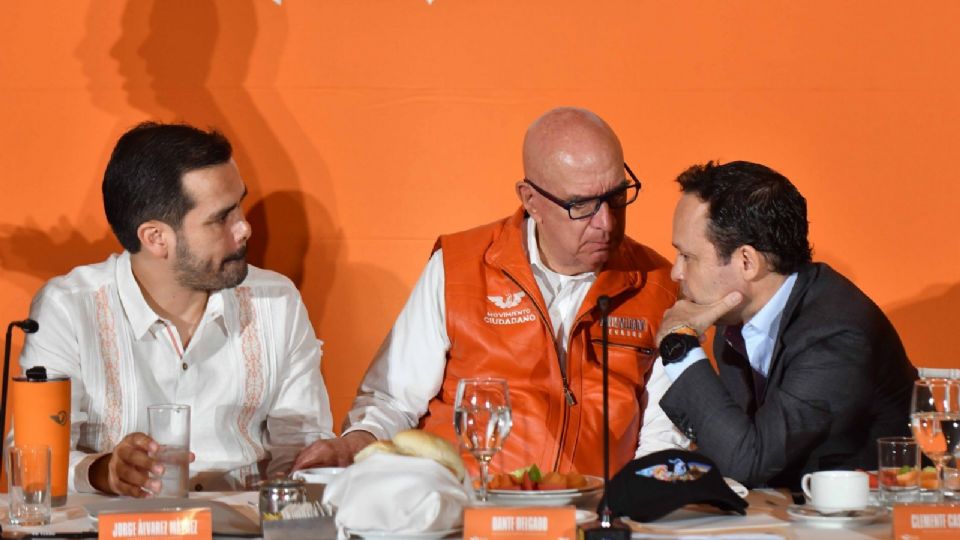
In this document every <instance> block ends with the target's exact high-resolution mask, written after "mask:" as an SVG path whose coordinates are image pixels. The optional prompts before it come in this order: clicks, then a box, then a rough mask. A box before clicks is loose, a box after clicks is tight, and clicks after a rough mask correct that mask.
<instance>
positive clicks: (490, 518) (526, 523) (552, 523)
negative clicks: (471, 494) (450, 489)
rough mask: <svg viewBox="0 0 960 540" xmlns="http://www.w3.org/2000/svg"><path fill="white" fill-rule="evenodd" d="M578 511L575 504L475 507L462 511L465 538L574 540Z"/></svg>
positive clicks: (482, 539) (481, 539)
mask: <svg viewBox="0 0 960 540" xmlns="http://www.w3.org/2000/svg"><path fill="white" fill-rule="evenodd" d="M576 537H577V510H576V508H574V507H573V506H560V507H556V506H555V507H550V508H544V507H539V506H531V507H523V508H518V507H509V506H507V507H505V506H490V507H474V508H467V509H466V510H465V511H464V513H463V538H464V539H465V540H511V539H518V540H519V539H522V540H532V539H534V538H536V539H543V540H574V539H576Z"/></svg>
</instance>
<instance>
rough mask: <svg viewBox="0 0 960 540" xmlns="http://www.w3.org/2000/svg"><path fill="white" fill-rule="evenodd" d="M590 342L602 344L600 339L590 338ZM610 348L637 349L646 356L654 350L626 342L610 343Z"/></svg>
mask: <svg viewBox="0 0 960 540" xmlns="http://www.w3.org/2000/svg"><path fill="white" fill-rule="evenodd" d="M590 343H592V344H594V345H602V344H603V340H600V339H591V340H590ZM610 348H617V349H630V350H633V351H637V352H639V353H642V354H645V355H647V356H650V355H652V354H653V353H654V350H653V349H651V348H650V347H639V346H637V345H627V344H624V343H610Z"/></svg>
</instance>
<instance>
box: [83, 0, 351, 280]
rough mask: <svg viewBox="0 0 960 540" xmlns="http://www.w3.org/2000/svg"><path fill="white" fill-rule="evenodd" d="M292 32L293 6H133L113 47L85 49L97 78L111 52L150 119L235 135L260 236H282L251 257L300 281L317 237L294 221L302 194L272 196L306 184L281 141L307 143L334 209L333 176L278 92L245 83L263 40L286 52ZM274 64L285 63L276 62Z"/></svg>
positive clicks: (313, 173) (133, 100) (97, 89)
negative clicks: (254, 89) (263, 35)
mask: <svg viewBox="0 0 960 540" xmlns="http://www.w3.org/2000/svg"><path fill="white" fill-rule="evenodd" d="M266 7H267V8H273V6H270V5H268V6H266ZM97 11H98V8H97V7H96V6H94V7H91V10H90V12H89V13H90V14H89V18H88V21H89V25H88V27H89V28H91V31H92V32H93V30H94V29H95V28H96V17H97ZM261 22H262V23H263V24H266V25H269V26H270V31H269V32H267V39H266V40H260V39H259V34H260V32H259V25H260V24H261ZM92 32H91V33H92ZM286 33H287V21H286V10H282V9H263V10H259V12H258V10H257V9H255V6H254V3H253V0H243V1H232V2H214V1H211V0H198V1H193V2H166V1H157V0H152V1H141V2H127V3H125V4H124V11H123V16H122V32H121V35H120V37H119V39H117V40H116V42H114V43H112V44H110V45H109V49H108V50H104V49H105V47H106V44H101V46H100V47H97V41H96V40H97V37H96V36H95V35H91V36H89V37H87V38H85V39H84V44H83V45H82V46H81V47H79V48H78V50H77V54H78V56H80V59H81V60H82V61H83V62H84V64H85V65H88V66H89V69H85V71H86V72H87V73H88V75H91V76H92V77H93V78H94V80H95V78H96V77H97V67H96V66H97V64H98V63H99V62H102V55H104V54H109V57H110V58H112V59H113V60H114V61H115V62H116V65H115V69H116V72H117V73H118V74H119V75H120V76H121V77H122V79H123V89H124V92H125V99H126V101H127V102H128V103H129V105H130V106H132V107H134V108H135V109H137V110H140V111H142V112H143V113H144V119H155V120H161V121H183V122H187V123H190V124H194V125H197V126H201V127H213V128H216V129H217V130H219V131H221V132H223V133H224V134H225V135H226V136H227V137H228V138H229V139H230V141H231V143H232V144H233V146H234V159H235V160H236V162H237V165H238V166H239V168H240V173H241V175H242V176H243V178H244V181H245V182H246V184H247V189H248V192H249V196H248V199H247V201H248V202H247V204H248V205H249V206H248V208H252V209H253V210H252V211H250V216H249V219H250V222H251V225H252V227H253V231H254V232H253V238H256V237H257V236H263V237H269V238H272V239H274V242H273V243H269V244H268V243H266V242H259V243H258V244H257V249H255V250H252V252H251V254H250V262H251V263H253V264H255V265H257V266H260V267H264V268H270V269H272V270H276V271H278V272H280V273H283V274H285V275H287V276H289V277H290V278H291V279H292V280H293V281H294V282H295V283H296V284H297V285H298V286H299V285H301V284H302V282H301V280H302V275H303V255H304V249H305V247H306V246H307V245H308V243H309V238H308V236H307V228H306V227H302V226H301V227H299V228H297V227H294V226H292V225H291V224H288V223H287V220H288V219H290V218H291V217H292V218H293V221H296V219H297V216H305V211H304V209H303V207H302V206H301V207H299V208H293V207H292V205H295V204H297V202H298V201H297V200H296V199H291V198H289V197H279V198H275V199H270V198H268V195H269V194H270V192H272V191H284V192H292V193H296V192H300V191H301V190H302V188H303V186H302V185H301V181H300V174H299V172H298V170H297V167H295V166H294V161H293V158H292V157H291V156H290V154H289V153H288V151H287V149H286V148H285V147H284V145H283V144H282V143H281V141H286V140H296V141H300V142H301V143H302V144H300V145H299V147H300V148H305V151H304V152H303V155H299V156H298V158H297V161H298V163H305V164H306V165H307V167H308V168H309V169H310V170H309V177H310V179H311V186H309V187H310V191H311V192H312V193H314V194H319V195H321V196H322V200H323V201H324V203H325V204H326V205H328V208H329V209H330V211H331V212H333V213H334V214H335V212H336V210H335V208H336V205H335V202H334V198H333V196H332V190H331V189H330V187H329V179H328V175H327V173H326V170H325V168H324V166H323V163H322V160H321V159H320V157H319V155H318V154H317V152H316V150H315V149H314V148H313V147H312V146H311V145H310V144H309V143H308V142H305V140H306V138H305V136H304V134H303V132H302V130H301V129H300V128H299V126H298V124H297V123H296V120H295V119H294V117H293V115H292V114H291V113H290V112H289V111H288V110H286V108H285V107H284V106H283V103H282V100H280V99H279V96H277V95H276V92H271V91H264V92H262V93H258V99H257V102H254V100H253V98H252V97H251V95H250V92H249V91H248V90H247V88H246V87H245V84H246V81H247V77H248V71H249V64H250V58H251V54H252V53H253V51H254V47H255V45H256V46H257V48H258V49H261V50H266V51H268V52H269V54H268V55H267V57H269V58H279V57H280V56H281V55H280V52H281V51H282V48H283V41H284V39H285V37H286ZM274 64H275V63H274ZM268 67H269V69H273V70H275V69H276V66H275V65H271V66H268ZM89 88H90V90H91V93H92V99H93V102H94V104H97V105H98V106H102V107H107V108H116V105H113V106H112V107H111V105H110V104H109V103H110V101H111V96H110V95H102V92H103V90H102V87H101V85H97V84H91V85H90V87H89ZM107 93H108V94H109V91H107ZM263 104H265V105H266V106H267V107H268V108H269V109H270V110H271V121H270V122H269V123H268V122H267V120H266V119H265V117H264V115H263V113H262V112H261V111H260V108H259V106H260V105H263ZM274 125H281V126H284V133H282V134H278V133H276V132H275V131H274V129H273V126H274ZM126 127H127V126H123V127H121V128H120V129H121V130H122V129H125V128H126ZM111 144H112V141H111ZM273 200H276V201H278V203H279V206H278V207H277V208H271V204H272V203H271V201H273ZM302 223H303V222H302V221H301V222H300V224H302Z"/></svg>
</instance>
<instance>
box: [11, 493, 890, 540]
mask: <svg viewBox="0 0 960 540" xmlns="http://www.w3.org/2000/svg"><path fill="white" fill-rule="evenodd" d="M190 498H191V499H210V500H215V501H219V502H222V503H225V504H228V505H230V506H231V507H232V508H234V509H236V510H237V511H238V512H241V513H243V514H244V515H246V516H248V517H249V518H250V520H251V521H253V522H256V521H257V520H258V515H259V514H258V511H257V501H258V495H257V493H256V492H235V493H214V492H207V493H191V494H190ZM105 499H107V497H104V496H102V495H90V494H82V495H70V496H69V497H68V498H67V504H66V506H63V507H60V508H54V510H53V523H51V524H50V525H47V526H44V527H24V528H17V527H12V526H10V525H9V522H8V521H7V496H6V494H0V516H2V524H3V528H4V530H23V531H27V532H44V533H48V534H49V533H57V532H77V531H94V530H96V525H95V523H94V521H93V520H92V519H91V518H90V517H89V516H88V515H87V512H86V510H85V509H84V507H83V505H84V504H87V503H89V502H92V501H102V500H105ZM747 501H748V502H749V503H750V507H749V508H748V509H747V516H745V517H741V516H735V515H731V516H722V518H720V519H718V520H713V521H712V522H711V523H710V525H709V527H707V528H703V526H700V528H701V532H702V534H704V535H709V534H720V533H721V532H729V531H736V530H740V531H742V532H752V533H760V532H768V533H774V534H781V535H783V536H784V537H785V538H790V539H795V540H834V539H837V540H840V539H844V540H848V539H852V540H868V539H884V540H886V539H889V538H890V537H891V535H892V533H891V519H890V515H889V514H888V515H887V516H886V517H883V518H880V519H879V520H878V521H876V522H874V523H871V524H868V525H862V526H853V527H843V528H835V529H833V528H823V527H813V526H810V525H808V524H804V523H798V522H794V521H791V520H790V517H789V516H788V515H787V508H788V507H789V506H790V505H791V504H792V501H791V499H790V496H789V495H788V494H786V493H783V492H779V491H773V490H754V491H751V492H750V494H749V496H748V497H747ZM668 518H669V516H668ZM664 519H667V518H664ZM691 523H692V522H691V521H687V520H684V519H679V520H674V521H672V522H670V523H669V526H668V528H667V529H666V530H665V529H664V525H667V524H666V523H664V522H663V520H661V521H660V522H658V523H655V524H652V525H651V526H650V527H647V528H646V529H645V530H646V531H649V532H651V533H657V534H660V533H668V534H670V531H671V530H672V531H674V533H676V532H677V531H676V529H677V528H678V527H680V528H682V529H683V531H684V532H694V530H695V528H691V527H690V524H691ZM764 523H766V524H768V525H764Z"/></svg>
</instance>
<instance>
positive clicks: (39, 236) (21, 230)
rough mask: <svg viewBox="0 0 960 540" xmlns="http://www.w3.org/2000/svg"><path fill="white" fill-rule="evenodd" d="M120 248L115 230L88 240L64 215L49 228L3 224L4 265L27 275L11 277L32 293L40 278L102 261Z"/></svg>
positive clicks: (0, 238)
mask: <svg viewBox="0 0 960 540" xmlns="http://www.w3.org/2000/svg"><path fill="white" fill-rule="evenodd" d="M119 250H120V244H119V242H117V240H116V238H114V236H113V234H112V233H110V232H107V233H106V234H105V235H104V236H102V237H101V238H98V239H94V240H88V239H87V238H86V237H85V236H84V235H83V234H81V232H80V231H79V230H78V228H77V227H75V226H74V225H73V224H71V223H70V222H69V221H67V218H66V217H63V216H61V217H60V219H59V221H58V223H57V225H56V226H54V227H53V228H52V229H50V230H49V231H41V230H40V229H38V228H37V227H36V226H35V225H34V224H31V223H27V224H25V225H22V226H15V225H0V266H2V267H3V269H4V270H7V271H8V272H12V273H16V274H20V275H21V276H20V277H22V278H23V279H19V278H18V277H16V276H14V275H13V274H10V275H9V276H10V278H9V281H10V282H11V283H16V284H17V286H19V287H21V288H23V289H24V291H26V292H27V293H30V294H33V293H34V292H36V289H37V280H38V279H39V280H40V281H46V280H48V279H50V278H52V277H54V276H58V275H61V274H65V273H66V272H68V271H69V270H70V269H71V268H73V267H74V266H78V265H81V264H89V263H91V262H95V261H102V260H104V259H106V258H107V256H108V255H109V254H111V253H115V252H117V251H119Z"/></svg>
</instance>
